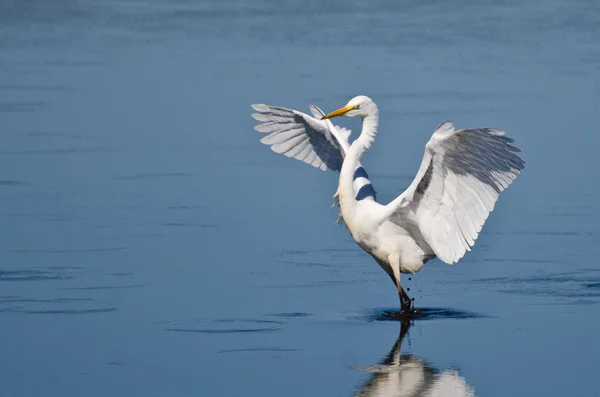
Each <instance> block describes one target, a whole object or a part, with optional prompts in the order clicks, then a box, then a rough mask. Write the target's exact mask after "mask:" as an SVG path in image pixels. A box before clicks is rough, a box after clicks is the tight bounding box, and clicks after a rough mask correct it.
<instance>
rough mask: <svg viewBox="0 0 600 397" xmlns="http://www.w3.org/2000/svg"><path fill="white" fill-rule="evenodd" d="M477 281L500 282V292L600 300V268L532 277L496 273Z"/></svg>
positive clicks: (584, 301)
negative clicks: (500, 275)
mask: <svg viewBox="0 0 600 397" xmlns="http://www.w3.org/2000/svg"><path fill="white" fill-rule="evenodd" d="M476 281H477V282H479V283H485V284H489V285H497V286H498V289H499V290H500V292H504V293H509V294H516V295H526V296H538V297H549V298H554V299H557V300H559V301H562V302H565V301H566V302H568V303H573V304H579V303H582V304H590V303H592V302H595V303H598V302H599V298H600V269H581V270H576V271H568V272H560V273H546V274H542V275H534V276H529V277H494V278H484V279H479V280H476ZM590 299H591V300H590Z"/></svg>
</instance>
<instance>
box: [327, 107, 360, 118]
mask: <svg viewBox="0 0 600 397" xmlns="http://www.w3.org/2000/svg"><path fill="white" fill-rule="evenodd" d="M354 108H355V106H350V105H346V106H344V107H343V108H339V109H338V110H334V111H333V112H331V113H329V114H327V115H325V116H323V117H321V120H326V119H330V118H332V117H338V116H343V115H345V114H346V113H348V112H349V111H351V110H352V109H354Z"/></svg>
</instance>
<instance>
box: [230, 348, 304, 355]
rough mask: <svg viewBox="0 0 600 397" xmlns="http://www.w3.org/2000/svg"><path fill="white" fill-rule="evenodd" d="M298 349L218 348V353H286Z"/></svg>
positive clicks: (297, 350)
mask: <svg viewBox="0 0 600 397" xmlns="http://www.w3.org/2000/svg"><path fill="white" fill-rule="evenodd" d="M300 351H302V350H299V349H282V348H277V347H250V348H245V349H225V350H220V351H219V353H220V354H225V353H287V352H300Z"/></svg>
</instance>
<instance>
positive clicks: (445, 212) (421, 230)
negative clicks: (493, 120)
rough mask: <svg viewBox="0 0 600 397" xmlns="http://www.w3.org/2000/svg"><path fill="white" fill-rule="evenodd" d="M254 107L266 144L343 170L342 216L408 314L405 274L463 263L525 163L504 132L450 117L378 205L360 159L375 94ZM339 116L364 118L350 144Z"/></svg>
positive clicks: (373, 120) (370, 136)
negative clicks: (307, 109) (394, 191)
mask: <svg viewBox="0 0 600 397" xmlns="http://www.w3.org/2000/svg"><path fill="white" fill-rule="evenodd" d="M253 108H254V109H255V110H256V111H258V112H259V113H256V114H253V115H252V116H253V117H254V118H255V119H257V120H259V121H261V122H262V124H260V125H258V126H256V127H255V129H256V130H258V131H260V132H263V133H268V135H267V136H265V137H264V138H263V139H261V142H262V143H264V144H267V145H269V146H271V149H273V150H274V151H275V152H277V153H283V154H284V155H286V156H288V157H292V158H295V159H298V160H302V161H304V162H306V163H308V164H311V165H312V166H314V167H318V168H320V169H322V170H327V169H331V170H336V171H339V172H340V176H339V185H338V190H337V192H336V194H335V195H334V197H335V198H336V201H337V202H339V205H340V209H341V217H342V218H343V220H344V223H345V224H346V226H347V227H348V230H349V231H350V234H351V235H352V238H354V240H355V241H356V242H357V243H358V245H360V246H361V247H362V248H363V249H364V250H365V251H366V252H367V253H369V254H370V255H371V256H372V257H373V258H374V259H375V260H376V261H377V263H378V264H379V265H380V266H381V267H382V268H383V270H385V272H386V273H387V274H388V275H389V276H390V277H391V279H392V281H394V284H395V285H396V287H397V290H398V296H399V298H400V307H401V309H402V311H404V312H407V311H410V310H411V307H412V301H411V299H410V298H409V297H408V295H407V294H406V292H405V291H404V289H403V288H402V286H401V284H400V273H411V274H412V273H416V272H418V271H419V270H421V268H422V267H423V265H424V264H425V262H427V261H428V260H430V259H432V258H434V257H436V256H437V257H438V258H439V259H440V260H442V261H443V262H446V263H455V262H458V260H459V259H461V258H462V257H463V255H464V254H465V253H466V252H467V251H470V250H471V247H472V246H473V245H474V244H475V240H476V239H477V237H478V235H479V232H480V231H481V228H482V227H483V224H484V223H485V221H486V219H487V217H488V215H489V213H490V212H491V211H492V210H493V208H494V205H495V203H496V201H497V200H498V196H499V194H500V192H501V191H502V190H504V189H505V188H506V187H508V186H509V185H510V184H511V183H512V182H513V180H514V179H515V178H516V177H517V175H518V174H519V172H520V171H521V170H522V169H523V167H524V164H525V163H524V161H523V160H522V159H521V158H520V157H519V156H518V155H517V154H516V153H515V152H518V151H519V149H518V148H516V147H515V146H513V145H512V143H513V140H512V139H510V138H508V137H506V136H505V135H504V131H500V130H497V129H493V128H476V129H464V130H457V129H455V128H454V125H453V124H452V123H451V122H449V121H446V122H443V123H442V124H440V125H439V126H438V127H437V128H436V130H435V132H434V133H433V135H432V136H431V139H430V140H429V142H427V144H426V145H425V154H424V156H423V160H422V162H421V167H420V168H419V170H418V171H417V175H416V177H415V179H414V180H413V182H412V183H411V184H410V186H409V187H408V188H407V189H406V190H405V191H404V192H403V193H402V194H401V195H399V196H398V197H397V198H396V199H394V200H393V201H391V202H390V203H389V204H387V205H381V204H379V203H377V202H376V201H375V192H374V190H373V188H372V186H371V183H370V181H369V180H368V177H367V175H366V172H364V169H363V168H362V166H361V164H360V158H361V156H362V155H363V154H364V153H365V151H366V150H367V149H368V148H369V147H370V146H371V143H373V141H374V139H375V135H376V134H377V128H378V123H379V111H378V109H377V106H376V105H375V103H374V102H373V101H372V100H371V98H369V97H366V96H357V97H355V98H352V99H351V100H350V101H349V102H348V104H347V105H346V106H344V107H342V108H340V109H338V110H336V111H333V112H331V113H329V114H327V115H323V112H322V111H320V109H318V108H316V107H312V108H311V111H312V112H313V115H315V117H311V116H309V115H307V114H304V113H302V112H298V111H296V110H291V109H286V108H281V107H276V106H269V105H253ZM338 116H346V117H360V118H361V119H362V132H361V134H360V136H359V137H358V138H357V139H356V140H355V141H354V142H352V144H351V145H350V144H349V143H348V137H349V135H350V131H348V130H344V129H342V128H340V127H337V126H334V125H333V124H332V123H331V122H330V121H329V120H328V119H330V118H333V117H338Z"/></svg>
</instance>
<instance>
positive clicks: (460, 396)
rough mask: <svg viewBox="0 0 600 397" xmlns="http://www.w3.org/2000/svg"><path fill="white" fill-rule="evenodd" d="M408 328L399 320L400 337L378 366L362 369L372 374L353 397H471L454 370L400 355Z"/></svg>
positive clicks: (408, 325) (408, 355)
mask: <svg viewBox="0 0 600 397" xmlns="http://www.w3.org/2000/svg"><path fill="white" fill-rule="evenodd" d="M409 327H410V324H409V322H407V321H403V322H402V327H401V329H400V336H399V337H398V340H397V341H396V343H395V344H394V347H393V348H392V350H391V351H390V352H389V353H388V355H387V356H386V358H385V359H384V360H383V362H382V363H381V365H379V366H376V367H363V368H362V369H364V370H367V371H369V372H372V373H373V376H372V377H371V379H369V380H368V381H367V382H366V383H365V384H364V385H363V386H362V387H361V388H360V389H359V390H358V391H357V392H356V394H355V396H356V397H375V396H377V397H473V396H475V391H474V390H473V388H472V387H471V386H469V385H468V384H467V382H466V381H465V379H464V378H463V377H462V376H460V375H459V374H458V372H457V371H454V370H445V371H440V370H438V369H436V368H434V367H432V366H430V365H428V364H426V363H425V362H424V361H423V360H421V359H420V358H418V357H416V356H413V355H411V354H401V353H400V348H401V345H402V340H403V339H404V337H405V336H406V334H407V332H408V328H409Z"/></svg>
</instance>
